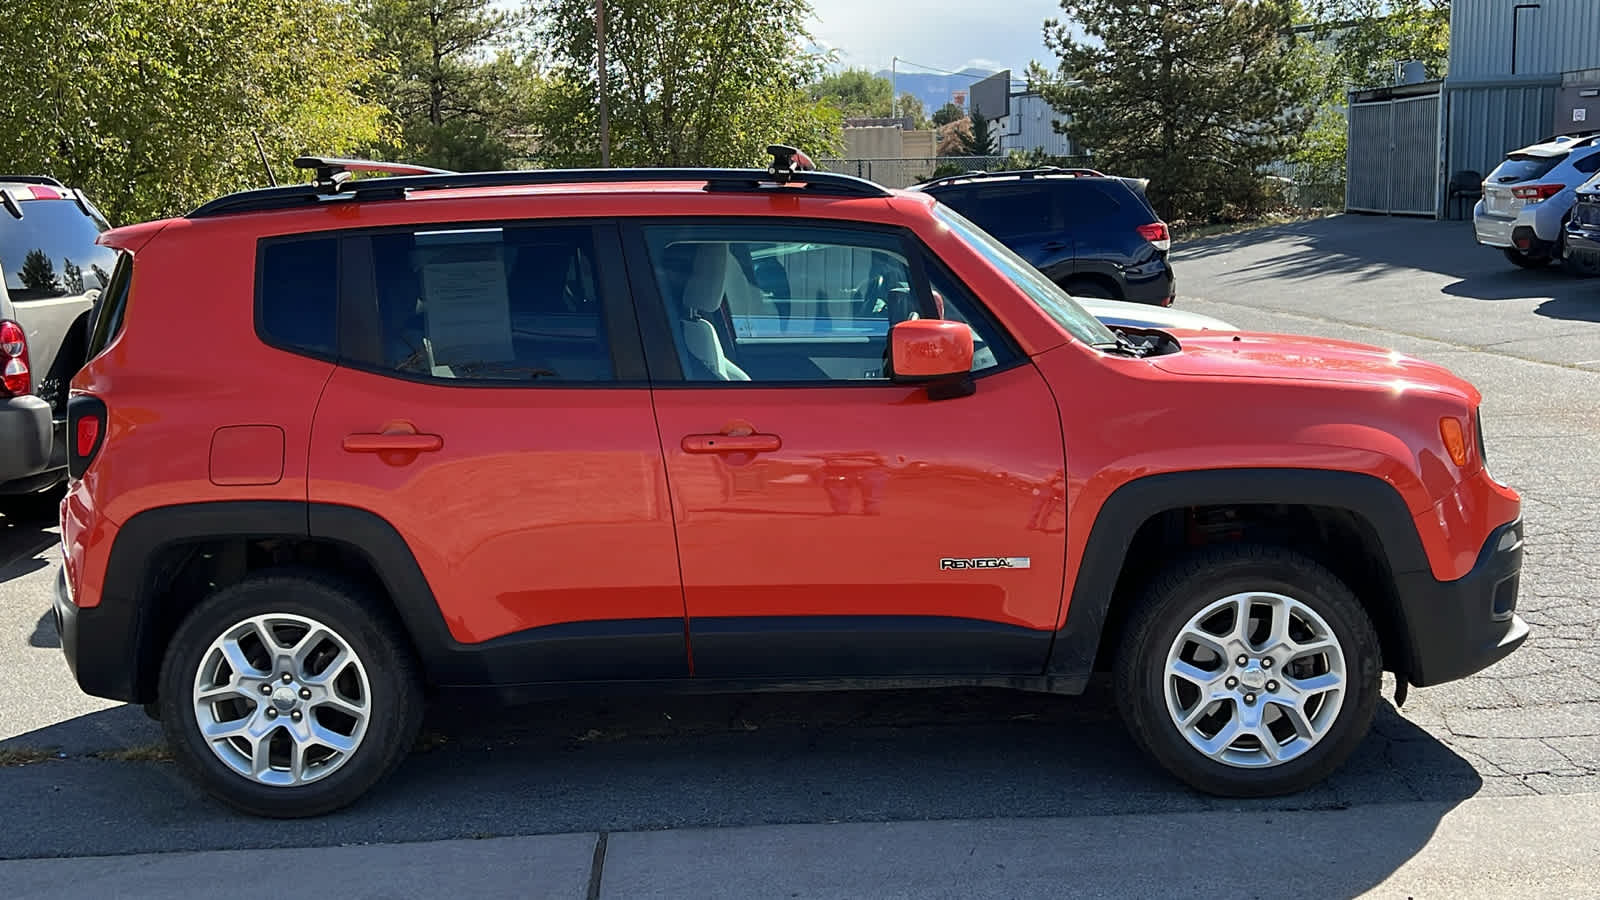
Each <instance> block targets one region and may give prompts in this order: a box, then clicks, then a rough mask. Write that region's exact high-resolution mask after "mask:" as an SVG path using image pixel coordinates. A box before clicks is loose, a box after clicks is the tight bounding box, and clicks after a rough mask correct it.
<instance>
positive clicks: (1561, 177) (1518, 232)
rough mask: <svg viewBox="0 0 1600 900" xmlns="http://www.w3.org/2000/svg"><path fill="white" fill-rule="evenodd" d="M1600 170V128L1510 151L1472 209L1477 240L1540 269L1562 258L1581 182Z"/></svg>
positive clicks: (1496, 168)
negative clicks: (1586, 134) (1569, 217)
mask: <svg viewBox="0 0 1600 900" xmlns="http://www.w3.org/2000/svg"><path fill="white" fill-rule="evenodd" d="M1596 172H1600V134H1592V135H1588V136H1567V135H1563V136H1561V137H1557V138H1553V139H1551V140H1548V141H1543V142H1541V143H1538V144H1533V145H1531V146H1528V147H1523V148H1522V149H1521V150H1516V151H1513V152H1511V153H1508V154H1506V158H1505V161H1504V162H1502V163H1500V165H1499V166H1496V167H1495V170H1494V171H1493V172H1490V173H1489V177H1488V178H1485V179H1484V181H1483V198H1482V199H1480V200H1479V201H1478V202H1477V205H1476V206H1474V207H1473V210H1472V224H1473V227H1474V229H1476V232H1477V236H1478V243H1480V244H1483V245H1484V246H1487V247H1498V248H1499V249H1500V250H1502V251H1503V252H1504V253H1505V255H1506V259H1509V260H1511V262H1513V263H1515V264H1516V265H1519V266H1521V267H1523V268H1525V269H1537V268H1540V267H1543V266H1547V265H1549V264H1550V263H1552V262H1555V261H1557V260H1560V259H1561V258H1562V256H1563V255H1564V254H1563V250H1562V242H1563V240H1564V239H1565V235H1566V230H1567V216H1568V214H1569V213H1570V212H1571V211H1572V204H1573V201H1574V200H1575V199H1576V196H1577V187H1578V186H1579V185H1581V184H1583V183H1584V182H1585V181H1587V180H1589V179H1590V178H1592V177H1594V175H1595V173H1596Z"/></svg>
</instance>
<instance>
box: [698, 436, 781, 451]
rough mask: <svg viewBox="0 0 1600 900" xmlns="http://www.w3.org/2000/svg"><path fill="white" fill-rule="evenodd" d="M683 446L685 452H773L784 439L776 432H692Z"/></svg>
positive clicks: (779, 446)
mask: <svg viewBox="0 0 1600 900" xmlns="http://www.w3.org/2000/svg"><path fill="white" fill-rule="evenodd" d="M681 446H682V447H683V452H685V453H771V452H773V451H775V450H778V449H780V448H781V447H783V441H782V439H780V438H779V437H778V436H777V435H775V434H691V435H687V436H685V437H684V439H683V443H682V445H681Z"/></svg>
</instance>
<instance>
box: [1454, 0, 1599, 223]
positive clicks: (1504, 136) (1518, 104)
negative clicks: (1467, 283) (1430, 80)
mask: <svg viewBox="0 0 1600 900" xmlns="http://www.w3.org/2000/svg"><path fill="white" fill-rule="evenodd" d="M1596 6H1597V7H1600V0H1597V2H1596ZM1560 85H1561V79H1560V78H1559V77H1555V78H1551V77H1537V78H1533V79H1519V80H1516V81H1508V82H1501V83H1498V84H1493V83H1476V84H1475V83H1470V82H1467V83H1462V82H1458V81H1457V80H1456V79H1454V78H1452V79H1450V80H1449V81H1446V82H1445V91H1444V96H1445V106H1446V111H1445V134H1446V140H1445V146H1446V147H1447V148H1448V149H1447V151H1446V154H1445V167H1444V168H1445V177H1446V178H1447V179H1448V178H1450V177H1451V176H1452V175H1453V174H1454V173H1456V172H1462V171H1471V172H1476V173H1478V174H1479V175H1480V176H1483V175H1488V174H1489V172H1490V171H1491V170H1492V169H1494V167H1495V166H1497V165H1499V164H1500V161H1501V160H1502V159H1504V158H1505V155H1506V154H1507V153H1509V152H1510V151H1512V150H1515V149H1517V148H1518V147H1525V146H1527V145H1528V144H1531V143H1533V142H1534V141H1537V140H1540V139H1541V138H1545V137H1548V136H1549V135H1550V133H1551V131H1550V126H1551V123H1552V122H1554V120H1555V105H1556V91H1557V88H1559V87H1560ZM1442 212H1443V214H1444V217H1445V218H1450V219H1462V218H1468V217H1470V216H1471V215H1472V207H1471V205H1470V204H1468V203H1466V202H1448V200H1447V202H1445V203H1444V209H1443V210H1442Z"/></svg>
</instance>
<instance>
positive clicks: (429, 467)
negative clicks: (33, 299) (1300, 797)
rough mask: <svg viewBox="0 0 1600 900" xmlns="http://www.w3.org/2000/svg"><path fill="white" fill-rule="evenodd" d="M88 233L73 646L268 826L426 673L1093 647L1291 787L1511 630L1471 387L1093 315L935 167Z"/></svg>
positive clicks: (1504, 520) (545, 178)
mask: <svg viewBox="0 0 1600 900" xmlns="http://www.w3.org/2000/svg"><path fill="white" fill-rule="evenodd" d="M103 242H104V243H106V244H107V245H109V246H111V247H114V248H116V249H117V250H118V251H119V259H120V262H119V273H118V274H119V275H122V274H126V275H127V276H128V277H120V278H118V279H116V281H117V283H118V284H119V285H121V286H122V291H121V292H120V293H119V294H117V295H116V296H113V297H108V298H107V300H106V303H107V306H106V312H105V313H104V314H102V316H101V317H100V320H99V323H98V327H97V330H96V333H95V335H94V338H93V340H92V347H91V353H92V358H91V359H90V361H89V363H88V364H87V365H86V367H85V368H84V369H83V370H82V372H81V373H80V374H79V375H78V377H77V379H76V380H75V381H74V383H73V397H72V401H71V438H72V440H73V447H72V450H73V454H72V475H73V478H72V482H71V488H70V492H69V494H68V496H67V498H66V499H65V501H64V502H63V504H62V507H61V519H62V539H63V543H64V545H65V559H66V562H65V565H64V567H63V571H62V574H61V577H60V579H59V588H58V598H57V602H56V611H57V618H58V622H59V624H60V626H61V630H62V634H63V639H64V640H63V646H64V650H65V652H66V654H67V657H68V659H69V661H70V662H71V663H72V666H73V670H74V672H75V674H76V677H77V679H78V681H79V684H80V685H81V686H82V688H83V689H84V690H85V691H87V692H89V693H91V694H94V695H98V696H102V697H108V698H113V699H118V700H126V701H133V702H139V703H145V704H149V705H150V708H151V709H152V711H153V712H155V713H157V714H158V715H159V716H160V717H161V718H162V720H163V722H164V723H165V724H166V726H167V728H168V734H169V738H170V739H171V740H172V742H173V744H174V748H175V750H177V752H178V755H179V758H180V760H182V761H184V762H185V763H186V765H188V766H189V768H190V769H191V771H193V772H194V773H195V774H196V775H197V776H198V777H199V778H200V780H201V781H202V782H203V783H204V784H205V785H206V786H207V787H208V788H210V789H211V790H212V791H213V792H214V793H216V794H217V795H218V796H220V797H222V798H223V799H225V800H227V801H228V802H230V803H233V804H234V805H236V806H238V807H240V808H243V809H247V810H250V811H252V812H258V813H263V814H269V815H303V814H313V813H317V812H322V811H326V810H328V809H332V808H336V807H338V806H341V805H343V804H345V803H348V802H350V801H351V800H353V799H354V798H355V797H356V796H358V795H359V794H360V793H361V792H363V791H365V790H366V789H367V788H368V787H370V786H371V785H372V784H373V783H374V782H375V781H376V780H377V779H378V778H380V777H382V775H383V774H384V773H386V772H387V771H389V770H390V769H392V768H393V766H394V765H395V763H396V762H397V761H398V759H399V758H400V757H401V755H403V752H404V750H405V748H406V747H408V746H409V742H408V735H409V734H410V733H413V732H414V729H415V727H416V708H417V707H418V705H419V704H420V703H421V701H422V698H423V697H424V696H425V692H427V691H430V690H434V689H442V688H454V687H489V688H497V689H500V690H502V691H505V692H507V693H523V694H525V693H545V692H550V691H563V690H567V689H569V688H570V687H571V686H572V685H575V684H585V685H593V684H596V683H600V684H611V685H616V686H620V687H629V688H635V687H639V686H641V685H648V686H650V687H652V688H660V689H663V690H728V689H762V688H766V687H787V688H793V687H794V686H796V685H809V686H813V687H818V688H830V687H872V686H875V685H881V684H888V683H893V684H895V685H897V686H899V685H905V684H927V685H930V686H936V685H957V684H978V685H996V686H1007V687H1017V688H1024V689H1032V690H1047V691H1056V692H1061V693H1075V692H1078V691H1080V690H1081V689H1082V688H1083V687H1084V685H1085V684H1086V682H1087V681H1088V679H1089V678H1090V676H1091V674H1092V673H1094V672H1095V671H1096V670H1107V669H1113V668H1115V669H1116V678H1117V683H1118V685H1119V692H1120V693H1119V696H1120V697H1121V703H1122V705H1123V707H1124V712H1125V714H1126V717H1127V719H1128V723H1129V725H1130V727H1131V729H1132V730H1133V733H1134V735H1135V737H1136V738H1138V739H1139V742H1140V743H1141V744H1142V745H1143V746H1144V747H1145V748H1146V749H1147V750H1148V751H1149V752H1150V753H1151V754H1152V755H1153V756H1154V757H1155V758H1156V759H1157V760H1158V761H1160V762H1161V763H1162V764H1163V765H1165V766H1167V767H1168V768H1169V769H1171V770H1172V771H1174V772H1176V773H1177V774H1178V775H1180V776H1181V777H1183V778H1184V779H1185V780H1186V781H1188V782H1189V783H1191V784H1193V785H1195V786H1197V787H1200V788H1202V789H1204V790H1210V791H1214V792H1218V793H1225V794H1262V793H1279V792H1283V791H1289V790H1296V789H1299V788H1301V787H1304V786H1305V785H1307V784H1310V783H1312V782H1314V781H1316V780H1317V779H1320V778H1321V777H1323V776H1324V775H1325V774H1327V772H1328V771H1330V770H1331V769H1332V768H1334V767H1335V766H1337V765H1338V764H1339V763H1340V762H1341V761H1342V760H1343V759H1344V758H1345V756H1346V755H1348V753H1349V752H1350V750H1351V749H1353V747H1354V746H1355V743H1356V742H1358V741H1359V740H1360V738H1361V736H1362V734H1364V732H1365V731H1366V728H1367V725H1368V722H1369V721H1370V717H1371V715H1372V710H1373V707H1374V705H1375V703H1376V699H1377V690H1378V676H1379V673H1380V671H1381V670H1383V669H1389V670H1392V671H1395V672H1396V673H1397V674H1398V675H1399V680H1400V683H1401V685H1402V690H1403V686H1404V685H1406V684H1408V683H1409V684H1412V685H1419V686H1420V685H1429V684H1436V683H1439V682H1441V681H1446V680H1450V679H1454V678H1458V677H1461V676H1464V675H1467V674H1469V673H1471V672H1473V671H1476V670H1478V669H1480V668H1482V667H1484V666H1486V665H1488V664H1490V663H1492V662H1494V661H1495V660H1498V659H1499V658H1501V657H1502V656H1504V655H1505V654H1507V653H1509V652H1511V651H1512V650H1513V649H1514V648H1515V647H1516V646H1517V645H1518V644H1520V643H1521V642H1522V640H1523V639H1524V638H1525V636H1526V633H1527V628H1526V626H1525V625H1524V624H1523V623H1522V622H1521V620H1520V619H1518V618H1517V617H1516V616H1515V614H1514V606H1515V600H1516V593H1517V574H1518V571H1519V569H1520V561H1521V552H1522V550H1521V534H1522V524H1521V518H1520V501H1519V498H1518V496H1517V494H1516V493H1515V492H1514V491H1512V490H1511V489H1510V488H1507V487H1505V486H1503V485H1501V484H1499V483H1497V482H1496V481H1495V480H1494V479H1493V477H1492V476H1491V475H1490V474H1489V472H1488V470H1487V469H1486V468H1485V465H1484V458H1483V446H1482V442H1481V434H1480V431H1479V429H1480V425H1479V421H1478V404H1479V400H1480V397H1479V394H1478V392H1477V391H1476V390H1474V389H1473V388H1472V386H1470V385H1469V384H1467V383H1466V382H1464V381H1462V380H1461V379H1459V378H1457V377H1455V376H1453V375H1451V374H1450V373H1449V372H1447V371H1446V370H1444V369H1442V368H1440V367H1438V366H1435V365H1431V364H1428V363H1425V362H1421V361H1419V360H1416V359H1412V358H1409V357H1405V356H1403V355H1400V354H1398V353H1390V352H1388V351H1385V350H1381V349H1378V348H1373V347H1367V346H1362V345H1357V344H1350V343H1342V342H1336V341H1328V340H1321V339H1312V338H1302V337H1288V336H1279V335H1265V334H1249V333H1229V332H1221V333H1211V332H1206V333H1200V332H1194V333H1170V334H1169V333H1162V332H1154V331H1143V332H1139V331H1127V332H1119V333H1113V332H1110V331H1108V330H1107V329H1105V328H1104V326H1101V325H1100V324H1099V323H1098V322H1096V321H1095V320H1094V319H1092V318H1091V317H1089V316H1087V315H1086V314H1084V313H1082V311H1081V310H1079V309H1077V308H1076V306H1075V305H1074V304H1073V302H1072V300H1071V299H1070V298H1069V297H1067V296H1066V295H1065V294H1063V293H1061V292H1060V291H1059V289H1057V288H1055V286H1054V285H1052V284H1050V283H1049V282H1048V281H1047V280H1045V279H1044V278H1042V277H1041V276H1040V275H1039V274H1038V273H1037V272H1036V271H1034V270H1032V269H1031V268H1029V267H1028V266H1027V265H1026V264H1025V263H1022V262H1021V260H1020V259H1018V258H1017V257H1015V256H1014V255H1013V254H1011V253H1010V252H1009V251H1007V250H1005V248H1004V247H1003V246H1001V245H999V244H998V243H997V242H995V241H994V240H993V239H992V238H989V237H988V236H987V235H985V234H983V233H982V232H981V231H979V230H978V229H977V228H976V227H975V226H972V225H971V224H970V223H968V222H966V221H965V220H964V219H962V218H961V217H960V216H958V215H955V214H954V213H953V212H952V211H950V210H948V209H947V208H944V207H941V206H940V205H939V204H938V203H937V202H936V201H935V200H934V199H933V198H931V197H929V196H927V195H926V194H919V193H898V192H888V191H884V190H881V189H879V188H877V187H876V186H874V185H870V184H868V183H866V182H860V181H856V180H854V179H848V178H844V177H841V176H831V175H824V174H819V173H794V174H793V175H790V176H788V177H787V178H774V177H772V176H771V175H769V174H767V173H762V172H759V171H750V172H743V171H733V170H729V171H709V170H708V171H703V172H698V173H697V172H679V173H670V172H666V173H663V172H648V171H641V172H635V173H618V172H615V171H611V172H606V173H521V175H520V176H518V175H512V174H506V173H500V174H494V175H484V174H477V175H470V174H469V175H461V176H456V175H430V176H421V177H400V178H390V179H370V180H357V181H354V182H346V183H344V184H342V185H340V184H338V183H336V182H330V183H324V184H322V185H320V186H319V185H311V186H301V187H299V188H278V189H272V190H266V191H259V192H252V193H248V194H244V195H235V196H233V197H228V198H223V199H222V200H219V201H216V202H215V203H213V204H211V205H209V206H208V207H204V208H202V209H201V210H198V211H196V213H194V214H191V215H190V216H189V217H186V218H181V219H175V220H170V221H163V222H155V223H149V224H145V225H139V226H133V227H128V228H122V229H117V230H115V231H112V232H109V233H108V234H107V235H105V236H104V238H103ZM123 270H125V273H124V271H123ZM952 322H956V323H960V325H959V326H956V325H952V324H950V323H952Z"/></svg>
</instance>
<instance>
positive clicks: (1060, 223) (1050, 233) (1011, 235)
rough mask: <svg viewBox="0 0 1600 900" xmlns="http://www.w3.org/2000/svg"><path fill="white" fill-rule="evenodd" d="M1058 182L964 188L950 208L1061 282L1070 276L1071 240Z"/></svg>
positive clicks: (1025, 182) (941, 197) (1030, 181)
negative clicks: (1053, 183) (1057, 185)
mask: <svg viewBox="0 0 1600 900" xmlns="http://www.w3.org/2000/svg"><path fill="white" fill-rule="evenodd" d="M1055 181H1057V179H1048V178H1042V179H1031V180H1027V181H1019V182H1016V183H1006V184H980V185H969V186H966V187H963V188H961V193H960V194H959V195H958V196H956V197H955V198H954V201H955V202H952V203H950V206H951V207H953V208H954V209H955V210H956V212H959V213H961V214H962V215H963V216H965V217H966V218H968V219H970V220H971V221H972V222H973V223H974V224H976V225H977V226H978V227H979V228H982V229H983V230H984V231H987V232H989V233H990V234H992V235H994V236H995V237H997V238H999V239H1000V241H1001V243H1003V244H1005V245H1006V246H1007V247H1010V248H1011V249H1012V251H1013V252H1015V253H1016V254H1017V255H1018V256H1021V257H1022V258H1023V259H1026V260H1027V261H1028V262H1030V263H1032V264H1033V265H1034V267H1035V268H1037V269H1039V270H1040V271H1042V272H1044V273H1045V275H1047V276H1049V277H1050V278H1051V279H1053V280H1057V281H1060V280H1064V279H1065V278H1066V277H1067V276H1068V275H1070V274H1072V259H1073V234H1072V230H1071V225H1070V224H1069V222H1068V221H1067V219H1066V218H1065V208H1064V205H1063V202H1062V201H1063V199H1064V198H1063V197H1062V195H1061V193H1060V192H1058V191H1057V190H1055V189H1054V188H1053V186H1052V182H1055ZM944 196H945V195H943V194H941V195H940V199H944Z"/></svg>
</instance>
